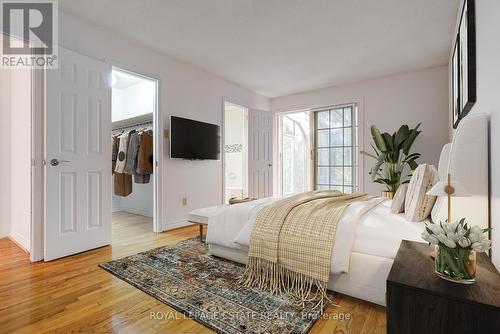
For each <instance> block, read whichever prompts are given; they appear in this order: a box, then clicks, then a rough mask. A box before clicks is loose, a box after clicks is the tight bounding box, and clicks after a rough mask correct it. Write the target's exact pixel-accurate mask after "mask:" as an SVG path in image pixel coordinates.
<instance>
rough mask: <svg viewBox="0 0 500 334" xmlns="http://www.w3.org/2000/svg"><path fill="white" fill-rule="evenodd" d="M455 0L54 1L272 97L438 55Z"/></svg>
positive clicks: (431, 61)
mask: <svg viewBox="0 0 500 334" xmlns="http://www.w3.org/2000/svg"><path fill="white" fill-rule="evenodd" d="M459 1H460V0H418V1H417V0H209V1H207V0H141V1H139V0H86V1H81V0H60V1H59V6H60V8H62V10H64V11H66V12H69V13H71V14H74V15H76V16H79V17H83V18H85V19H87V20H89V21H91V22H93V23H97V24H99V25H102V26H105V27H108V28H110V29H112V30H114V31H116V32H118V33H121V34H123V35H125V36H127V37H129V38H131V39H133V40H136V41H138V42H140V43H142V44H143V45H145V46H148V47H150V48H153V49H155V50H157V51H159V52H162V53H165V54H168V55H170V56H172V57H174V58H177V59H179V60H182V61H184V62H188V63H191V64H194V65H196V66H199V67H201V68H203V69H205V70H207V71H209V72H212V73H214V74H217V75H219V76H221V77H223V78H226V79H228V80H230V81H233V82H235V83H238V84H240V85H242V86H244V87H247V88H249V89H251V90H253V91H255V92H258V93H261V94H263V95H265V96H269V97H275V96H281V95H287V94H291V93H296V92H301V91H307V90H312V89H317V88H322V87H326V86H332V85H338V84H342V83H348V82H355V81H359V80H363V79H370V78H377V77H381V76H387V75H391V74H395V73H400V72H406V71H412V70H417V69H422V68H427V67H432V66H438V65H443V64H447V63H448V56H449V50H450V48H451V40H452V35H453V29H454V27H455V21H456V17H457V13H458V6H459ZM158 41H161V42H160V43H158Z"/></svg>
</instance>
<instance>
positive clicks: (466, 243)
mask: <svg viewBox="0 0 500 334" xmlns="http://www.w3.org/2000/svg"><path fill="white" fill-rule="evenodd" d="M458 244H459V245H460V247H463V248H467V247H469V246H470V240H469V239H467V238H466V237H463V236H462V237H460V238H459V239H458Z"/></svg>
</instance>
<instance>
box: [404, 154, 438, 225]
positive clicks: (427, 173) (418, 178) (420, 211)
mask: <svg viewBox="0 0 500 334" xmlns="http://www.w3.org/2000/svg"><path fill="white" fill-rule="evenodd" d="M438 181H439V174H438V171H437V170H436V168H435V167H434V166H432V165H427V164H423V165H420V166H418V167H417V169H416V170H415V173H414V174H413V176H412V177H411V180H410V183H409V184H408V190H407V192H406V198H405V214H406V219H407V220H409V221H411V222H419V221H422V220H424V219H425V218H427V217H429V214H430V213H431V210H432V207H433V206H434V202H435V201H436V196H428V195H426V194H425V193H426V192H427V191H429V190H430V189H431V188H432V186H433V185H434V184H436V182H438Z"/></svg>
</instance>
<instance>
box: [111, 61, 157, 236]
mask: <svg viewBox="0 0 500 334" xmlns="http://www.w3.org/2000/svg"><path fill="white" fill-rule="evenodd" d="M111 84H112V133H111V141H112V156H111V159H112V170H111V173H112V174H113V184H112V187H113V189H112V193H113V230H114V231H116V230H117V229H119V230H122V229H123V228H127V227H130V226H133V227H135V228H137V227H138V226H142V227H143V228H148V229H149V228H150V229H151V231H153V219H154V192H155V188H154V182H153V171H154V161H155V158H154V132H153V130H154V126H153V122H154V114H155V112H156V82H155V81H153V80H149V79H147V78H144V77H142V76H140V75H136V74H133V73H130V72H127V71H124V70H120V69H117V68H113V72H112V79H111ZM146 225H147V226H146Z"/></svg>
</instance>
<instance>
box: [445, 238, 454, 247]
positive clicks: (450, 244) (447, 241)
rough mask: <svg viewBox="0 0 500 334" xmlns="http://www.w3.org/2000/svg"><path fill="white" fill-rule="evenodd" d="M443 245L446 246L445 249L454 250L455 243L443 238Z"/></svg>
mask: <svg viewBox="0 0 500 334" xmlns="http://www.w3.org/2000/svg"><path fill="white" fill-rule="evenodd" d="M443 243H444V244H445V245H446V247H449V248H455V247H456V246H457V245H456V244H455V241H453V240H451V239H450V238H445V239H444V242H443Z"/></svg>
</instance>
